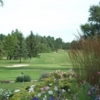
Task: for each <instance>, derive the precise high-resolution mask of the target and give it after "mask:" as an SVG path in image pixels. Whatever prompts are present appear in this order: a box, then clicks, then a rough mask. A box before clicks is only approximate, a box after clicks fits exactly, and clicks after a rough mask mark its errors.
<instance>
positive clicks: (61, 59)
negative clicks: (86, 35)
mask: <svg viewBox="0 0 100 100" xmlns="http://www.w3.org/2000/svg"><path fill="white" fill-rule="evenodd" d="M53 59H54V60H53ZM18 63H19V61H18V60H11V61H7V60H6V59H4V60H0V80H15V78H16V77H17V76H18V75H20V74H21V72H23V73H24V74H27V75H29V76H31V78H32V79H33V80H34V79H39V78H40V76H41V74H42V73H43V72H50V71H52V70H56V69H61V70H64V71H66V70H67V68H69V67H71V64H70V62H69V60H68V54H67V52H58V53H56V52H53V53H42V54H40V58H33V59H32V60H31V62H30V59H27V60H23V61H22V63H24V64H25V63H26V64H29V66H27V67H24V68H5V66H8V65H14V64H18ZM16 84H17V83H16ZM17 85H18V84H17ZM2 86H3V85H0V87H2ZM18 86H19V85H18ZM21 86H22V85H21Z"/></svg>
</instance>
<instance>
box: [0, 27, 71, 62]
mask: <svg viewBox="0 0 100 100" xmlns="http://www.w3.org/2000/svg"><path fill="white" fill-rule="evenodd" d="M70 44H71V43H65V42H63V40H62V39H61V38H56V39H55V38H54V37H51V36H47V37H46V36H40V35H38V34H36V35H35V34H33V32H32V31H30V35H29V36H27V37H26V38H25V37H24V36H23V34H22V32H20V31H19V30H18V29H16V30H14V31H12V32H11V33H9V34H8V35H4V34H0V59H2V58H3V57H4V56H5V57H7V59H8V60H11V59H15V60H17V59H19V61H20V62H21V60H22V58H24V59H27V58H30V60H31V59H32V58H33V57H39V53H49V52H54V51H56V52H57V51H58V50H59V49H64V50H67V49H69V47H70Z"/></svg>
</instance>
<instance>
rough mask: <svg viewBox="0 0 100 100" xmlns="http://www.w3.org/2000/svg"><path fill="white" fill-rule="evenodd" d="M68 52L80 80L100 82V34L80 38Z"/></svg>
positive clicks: (91, 82) (92, 82)
mask: <svg viewBox="0 0 100 100" xmlns="http://www.w3.org/2000/svg"><path fill="white" fill-rule="evenodd" d="M80 37H81V36H80ZM68 54H69V57H70V60H71V62H72V66H73V70H74V72H75V74H76V77H77V79H78V81H79V82H80V81H81V80H86V81H87V82H89V83H90V84H92V85H95V84H97V85H98V84H99V83H100V36H98V35H95V36H93V37H87V38H83V37H82V38H80V39H78V40H77V43H76V44H75V46H74V48H71V50H70V51H69V52H68ZM99 85H100V84H99Z"/></svg>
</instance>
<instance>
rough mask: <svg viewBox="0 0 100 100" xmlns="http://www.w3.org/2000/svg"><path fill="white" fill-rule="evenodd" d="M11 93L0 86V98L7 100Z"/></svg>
mask: <svg viewBox="0 0 100 100" xmlns="http://www.w3.org/2000/svg"><path fill="white" fill-rule="evenodd" d="M11 95H12V92H11V91H10V90H3V89H2V88H0V100H7V99H8V98H9V97H10V96H11Z"/></svg>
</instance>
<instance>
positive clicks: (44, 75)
mask: <svg viewBox="0 0 100 100" xmlns="http://www.w3.org/2000/svg"><path fill="white" fill-rule="evenodd" d="M48 77H49V73H47V72H44V73H42V75H41V77H40V80H42V79H45V78H48Z"/></svg>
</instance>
